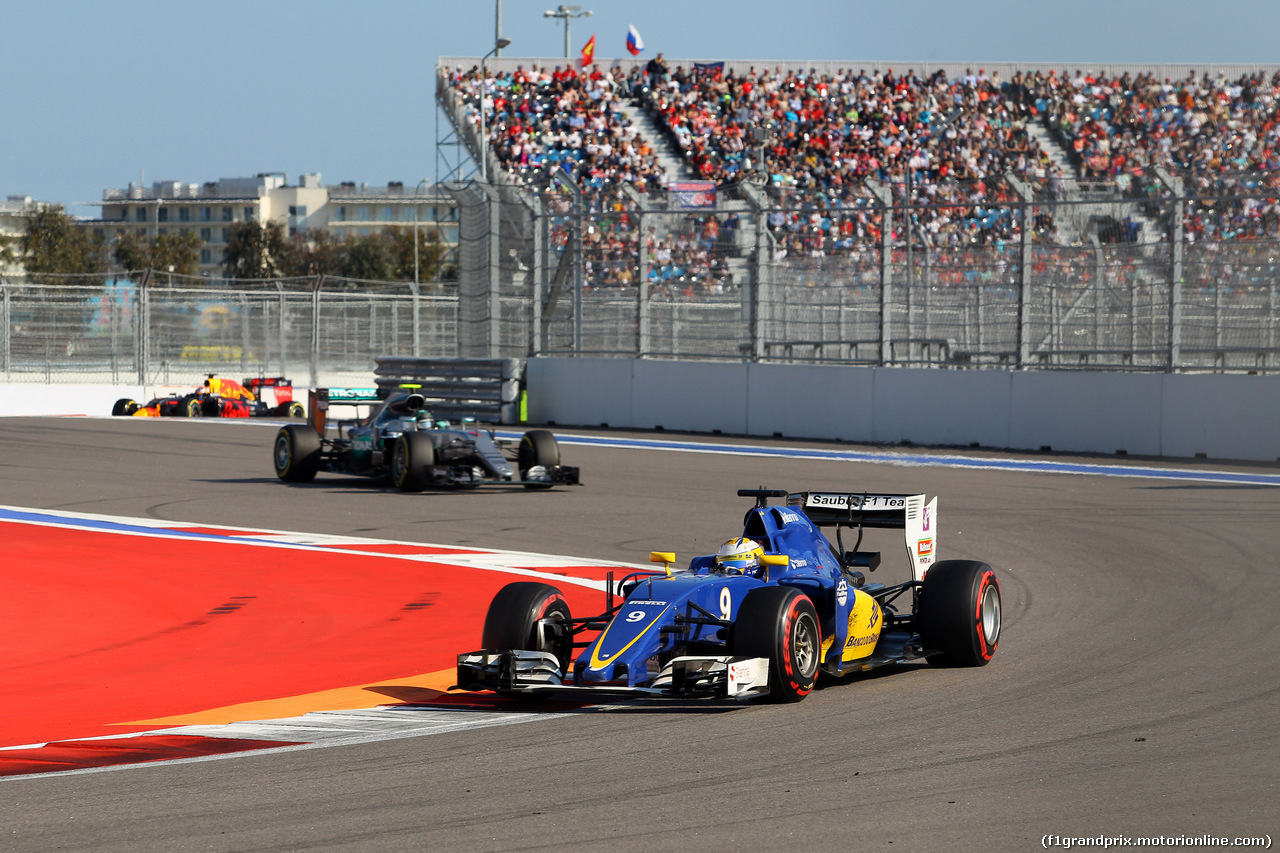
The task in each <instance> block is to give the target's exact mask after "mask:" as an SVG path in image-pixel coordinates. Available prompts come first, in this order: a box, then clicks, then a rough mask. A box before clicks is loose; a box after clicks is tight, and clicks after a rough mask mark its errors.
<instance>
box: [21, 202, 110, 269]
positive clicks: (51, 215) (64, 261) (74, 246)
mask: <svg viewBox="0 0 1280 853" xmlns="http://www.w3.org/2000/svg"><path fill="white" fill-rule="evenodd" d="M18 245H19V248H20V249H21V253H22V263H23V266H24V267H26V270H27V272H32V273H63V274H72V275H84V274H91V273H101V272H105V271H106V268H107V251H106V243H105V242H104V241H103V239H102V238H101V237H95V236H93V235H91V234H90V233H89V232H87V231H85V230H83V229H80V228H77V227H76V226H75V224H74V223H73V222H72V220H71V217H70V216H68V215H67V214H66V212H65V211H64V210H63V209H62V207H61V206H60V205H56V204H46V205H41V206H40V207H39V208H37V209H36V210H34V211H32V212H30V213H28V214H27V215H26V221H25V222H24V223H23V231H22V236H21V237H20V238H19V239H18Z"/></svg>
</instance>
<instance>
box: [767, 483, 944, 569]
mask: <svg viewBox="0 0 1280 853" xmlns="http://www.w3.org/2000/svg"><path fill="white" fill-rule="evenodd" d="M787 506H790V507H795V508H796V509H800V510H802V511H803V512H804V514H805V515H806V516H808V517H809V520H810V521H812V522H813V523H814V524H816V525H817V526H819V527H834V526H837V525H844V526H847V527H877V528H885V529H890V530H898V529H900V530H902V531H903V540H904V543H905V545H906V548H907V558H908V560H909V561H910V563H911V575H912V577H913V578H914V579H915V580H918V581H920V580H924V575H925V572H927V571H928V570H929V566H931V565H932V564H933V561H934V555H935V554H936V553H937V548H938V499H937V498H936V497H935V498H934V499H933V500H930V501H928V502H927V503H926V501H925V496H924V495H891V494H883V493H878V494H872V493H870V492H864V493H861V494H854V493H851V492H795V493H793V494H789V495H787Z"/></svg>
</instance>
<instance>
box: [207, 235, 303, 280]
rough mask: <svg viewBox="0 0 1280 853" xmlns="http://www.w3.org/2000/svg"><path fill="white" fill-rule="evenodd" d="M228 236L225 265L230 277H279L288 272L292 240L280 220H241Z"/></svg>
mask: <svg viewBox="0 0 1280 853" xmlns="http://www.w3.org/2000/svg"><path fill="white" fill-rule="evenodd" d="M230 230H231V233H230V236H229V237H228V240H227V259H226V260H225V261H224V262H223V269H224V270H225V271H226V274H227V276H228V277H229V278H275V277H276V276H281V275H285V274H286V273H285V268H286V267H287V265H288V260H289V241H288V240H287V239H286V238H285V233H284V225H283V224H281V223H279V222H263V223H258V222H237V223H235V224H234V225H232V226H231V229H230Z"/></svg>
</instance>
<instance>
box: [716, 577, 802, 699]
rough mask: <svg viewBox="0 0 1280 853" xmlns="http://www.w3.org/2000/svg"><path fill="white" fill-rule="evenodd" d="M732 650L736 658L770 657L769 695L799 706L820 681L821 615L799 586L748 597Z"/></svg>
mask: <svg viewBox="0 0 1280 853" xmlns="http://www.w3.org/2000/svg"><path fill="white" fill-rule="evenodd" d="M732 646H733V653H734V654H735V655H741V656H744V657H753V658H768V660H769V695H770V698H771V699H773V700H774V701H775V702H799V701H800V700H801V699H803V698H804V697H806V696H808V695H809V693H810V691H812V690H813V685H814V684H815V683H816V682H817V680H818V661H819V658H820V657H821V653H822V629H821V628H820V627H819V626H818V613H817V611H816V610H815V609H814V607H813V602H812V601H810V600H809V597H808V596H807V595H805V594H804V593H802V592H800V590H798V589H795V588H794V587H788V586H764V587H760V588H759V589H753V590H752V591H751V592H749V593H747V597H746V598H744V599H743V600H742V605H741V606H740V607H739V608H738V617H737V618H736V619H735V620H734V623H733V644H732Z"/></svg>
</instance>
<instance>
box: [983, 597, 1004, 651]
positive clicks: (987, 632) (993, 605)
mask: <svg viewBox="0 0 1280 853" xmlns="http://www.w3.org/2000/svg"><path fill="white" fill-rule="evenodd" d="M982 634H983V636H984V637H985V638H986V640H987V645H988V646H994V645H995V643H996V640H998V639H1000V592H999V590H997V589H996V588H995V586H993V585H991V584H987V586H986V587H985V588H984V589H983V590H982Z"/></svg>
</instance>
